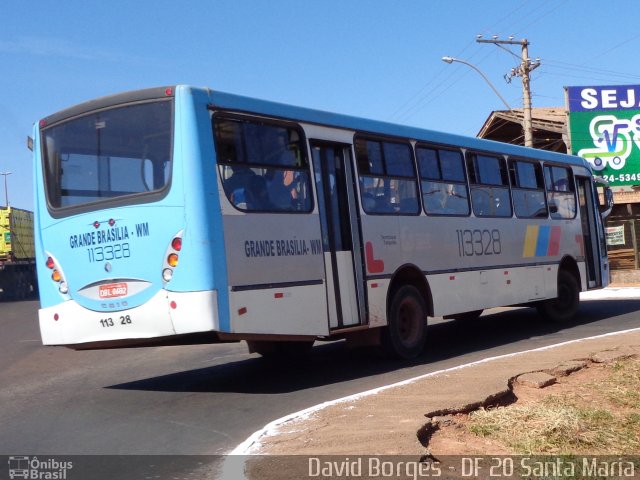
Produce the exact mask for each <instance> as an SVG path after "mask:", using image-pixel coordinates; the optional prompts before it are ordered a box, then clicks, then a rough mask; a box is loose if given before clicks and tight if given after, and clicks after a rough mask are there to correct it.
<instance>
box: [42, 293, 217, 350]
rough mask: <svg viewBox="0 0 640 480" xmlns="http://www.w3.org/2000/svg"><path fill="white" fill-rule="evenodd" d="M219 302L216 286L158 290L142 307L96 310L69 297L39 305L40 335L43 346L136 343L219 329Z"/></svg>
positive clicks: (123, 345) (124, 345)
mask: <svg viewBox="0 0 640 480" xmlns="http://www.w3.org/2000/svg"><path fill="white" fill-rule="evenodd" d="M217 305H218V302H217V292H216V291H215V290H209V291H203V292H186V293H182V292H170V291H167V290H160V291H159V292H158V293H157V294H156V295H155V296H154V297H152V298H151V299H150V300H149V301H148V302H146V303H145V304H144V305H141V306H139V307H135V308H130V309H127V310H121V311H118V312H96V311H93V310H88V309H86V308H84V307H82V306H80V305H79V304H78V303H76V302H75V301H73V300H70V301H67V302H64V303H61V304H59V305H55V306H53V307H47V308H42V309H40V311H39V313H38V316H39V321H40V334H41V336H42V343H43V344H44V345H69V346H73V345H79V344H96V345H98V344H104V345H110V346H111V344H113V346H119V347H126V346H134V345H137V344H140V343H141V340H146V339H148V340H151V339H156V338H163V339H168V338H171V337H173V336H178V335H180V336H182V335H188V334H192V333H198V332H214V331H217V330H219V322H218V309H217ZM97 348H100V347H97ZM103 348H104V347H103Z"/></svg>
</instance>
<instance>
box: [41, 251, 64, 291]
mask: <svg viewBox="0 0 640 480" xmlns="http://www.w3.org/2000/svg"><path fill="white" fill-rule="evenodd" d="M45 264H46V266H47V268H48V269H49V270H51V280H53V281H54V282H56V283H57V284H58V291H59V292H60V293H62V294H63V295H66V294H67V293H69V286H68V285H67V282H66V280H65V279H64V275H63V274H62V271H61V269H60V267H58V266H57V265H56V261H55V260H54V259H53V257H47V261H46V263H45Z"/></svg>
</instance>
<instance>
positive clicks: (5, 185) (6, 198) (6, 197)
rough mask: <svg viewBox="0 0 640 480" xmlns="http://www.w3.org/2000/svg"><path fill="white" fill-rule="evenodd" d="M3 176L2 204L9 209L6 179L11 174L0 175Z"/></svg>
mask: <svg viewBox="0 0 640 480" xmlns="http://www.w3.org/2000/svg"><path fill="white" fill-rule="evenodd" d="M0 175H4V203H5V205H6V206H7V208H9V188H8V187H7V177H8V176H9V175H11V172H4V173H0Z"/></svg>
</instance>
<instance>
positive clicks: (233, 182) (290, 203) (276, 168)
mask: <svg viewBox="0 0 640 480" xmlns="http://www.w3.org/2000/svg"><path fill="white" fill-rule="evenodd" d="M213 124H214V132H215V140H216V156H217V162H218V165H219V173H220V179H221V180H222V186H223V189H224V192H225V194H226V196H227V198H228V199H229V202H230V203H231V204H232V205H233V206H235V207H236V208H238V209H239V210H242V211H248V212H291V213H294V212H300V213H308V212H310V211H311V210H312V208H313V203H312V201H311V187H310V175H309V162H308V161H307V158H306V155H305V152H306V149H305V148H304V143H305V142H304V139H303V136H302V134H301V132H300V131H298V130H299V129H298V128H297V127H296V126H290V125H280V124H279V123H275V122H273V123H271V122H267V121H264V120H255V121H253V120H248V119H244V118H243V119H236V118H221V117H218V116H217V115H214V119H213Z"/></svg>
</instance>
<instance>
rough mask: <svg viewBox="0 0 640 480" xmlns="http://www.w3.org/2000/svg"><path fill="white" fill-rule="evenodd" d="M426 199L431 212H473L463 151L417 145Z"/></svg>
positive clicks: (423, 197) (463, 213)
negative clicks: (470, 208) (470, 207)
mask: <svg viewBox="0 0 640 480" xmlns="http://www.w3.org/2000/svg"><path fill="white" fill-rule="evenodd" d="M416 157H417V159H418V170H419V171H420V179H421V181H422V201H423V203H424V209H425V211H426V212H427V214H428V215H461V216H466V215H469V195H468V194H467V184H466V179H465V174H464V162H463V160H462V152H460V151H459V150H449V149H442V148H431V147H423V146H418V147H416Z"/></svg>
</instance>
